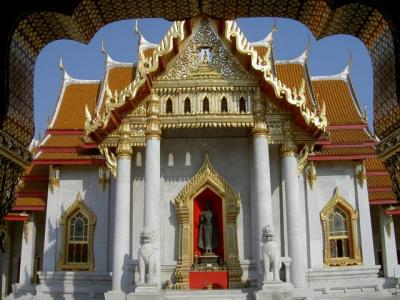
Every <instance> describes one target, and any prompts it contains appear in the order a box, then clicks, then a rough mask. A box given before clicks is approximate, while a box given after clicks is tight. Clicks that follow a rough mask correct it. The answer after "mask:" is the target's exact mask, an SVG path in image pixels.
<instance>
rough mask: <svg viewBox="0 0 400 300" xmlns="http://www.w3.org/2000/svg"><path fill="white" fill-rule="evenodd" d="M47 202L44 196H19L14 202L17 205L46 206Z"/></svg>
mask: <svg viewBox="0 0 400 300" xmlns="http://www.w3.org/2000/svg"><path fill="white" fill-rule="evenodd" d="M45 205H46V202H45V201H44V200H43V199H42V198H36V197H35V198H34V197H21V198H17V199H16V200H15V202H14V207H16V206H45Z"/></svg>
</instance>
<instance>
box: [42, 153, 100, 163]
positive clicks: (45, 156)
mask: <svg viewBox="0 0 400 300" xmlns="http://www.w3.org/2000/svg"><path fill="white" fill-rule="evenodd" d="M49 159H50V160H86V159H103V157H102V156H100V155H85V154H80V153H76V152H55V153H53V152H42V153H40V156H39V157H38V158H37V159H35V160H36V161H40V160H49Z"/></svg>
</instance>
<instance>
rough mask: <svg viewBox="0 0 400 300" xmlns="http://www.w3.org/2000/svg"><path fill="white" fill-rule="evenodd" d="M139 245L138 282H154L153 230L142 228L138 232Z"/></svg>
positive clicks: (155, 269)
mask: <svg viewBox="0 0 400 300" xmlns="http://www.w3.org/2000/svg"><path fill="white" fill-rule="evenodd" d="M140 242H141V246H140V248H139V274H140V278H139V282H140V283H151V284H155V283H156V274H157V250H156V248H154V245H153V242H154V230H153V229H152V228H147V227H145V228H143V230H142V232H141V233H140Z"/></svg>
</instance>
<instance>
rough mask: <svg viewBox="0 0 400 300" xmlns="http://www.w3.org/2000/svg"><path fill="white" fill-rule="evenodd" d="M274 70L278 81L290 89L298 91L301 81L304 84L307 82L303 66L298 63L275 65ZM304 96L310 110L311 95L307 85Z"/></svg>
mask: <svg viewBox="0 0 400 300" xmlns="http://www.w3.org/2000/svg"><path fill="white" fill-rule="evenodd" d="M275 69H276V75H277V77H278V79H279V80H281V81H282V82H283V83H284V84H285V85H286V86H288V87H290V88H296V89H298V88H299V87H300V86H301V81H302V80H303V79H304V80H305V82H306V83H307V82H308V80H309V78H307V76H308V74H307V72H306V67H305V65H303V64H300V63H277V64H275ZM305 96H306V102H307V106H308V108H312V107H313V105H312V100H311V94H310V91H309V88H308V86H307V84H306V91H305Z"/></svg>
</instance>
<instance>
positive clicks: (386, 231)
mask: <svg viewBox="0 0 400 300" xmlns="http://www.w3.org/2000/svg"><path fill="white" fill-rule="evenodd" d="M379 219H380V220H379V221H380V222H379V226H380V231H381V245H382V261H383V271H384V274H385V277H386V278H393V277H394V268H395V266H396V265H397V264H398V261H397V252H396V233H395V228H394V223H393V219H392V218H390V217H389V216H388V215H386V214H385V210H384V208H382V207H380V208H379Z"/></svg>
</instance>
